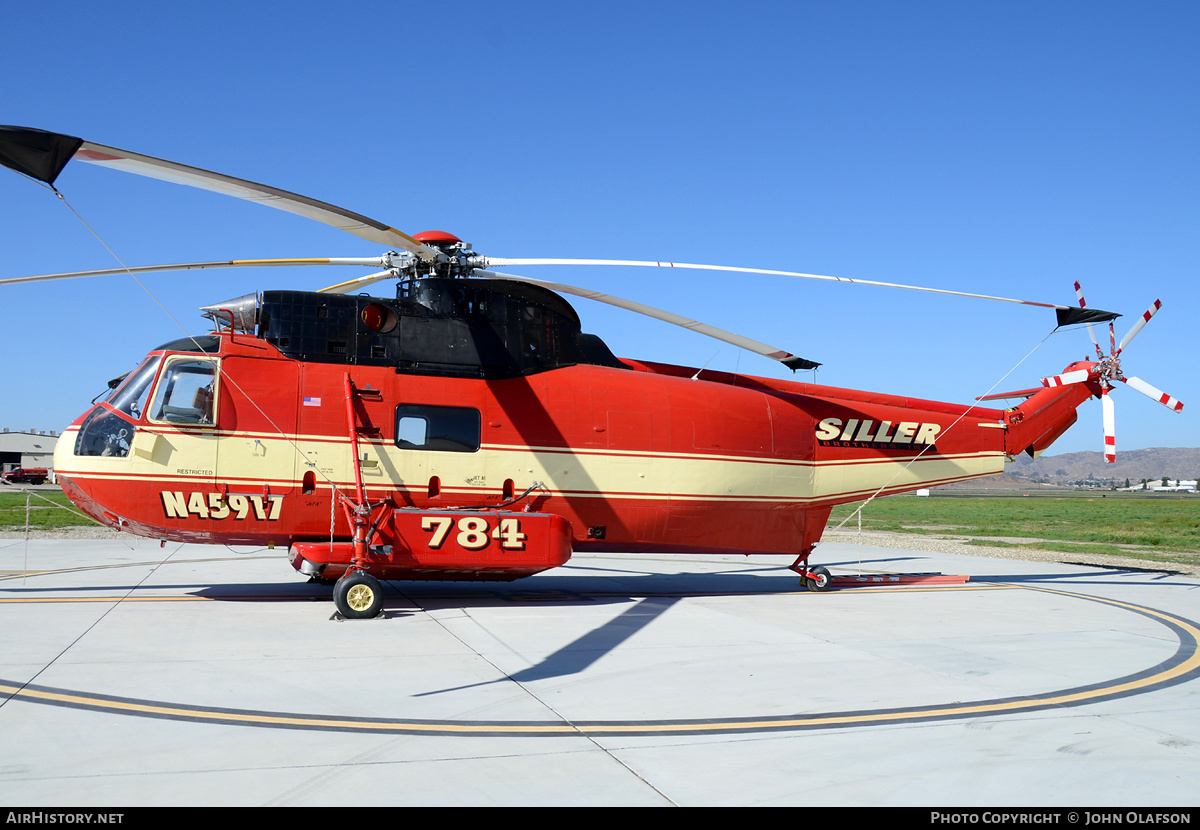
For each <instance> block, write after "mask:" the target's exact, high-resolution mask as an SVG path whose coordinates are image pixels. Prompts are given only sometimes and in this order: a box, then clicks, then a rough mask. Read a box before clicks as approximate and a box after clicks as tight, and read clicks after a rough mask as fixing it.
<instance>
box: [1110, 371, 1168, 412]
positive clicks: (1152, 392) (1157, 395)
mask: <svg viewBox="0 0 1200 830" xmlns="http://www.w3.org/2000/svg"><path fill="white" fill-rule="evenodd" d="M1117 380H1119V381H1121V382H1122V383H1124V384H1125V385H1126V386H1132V387H1133V388H1134V389H1136V390H1137V391H1139V392H1141V393H1142V394H1143V395H1145V396H1146V397H1147V398H1150V399H1151V400H1154V401H1158V402H1159V403H1160V404H1162V405H1163V406H1165V407H1166V408H1167V409H1169V410H1171V411H1172V412H1182V411H1183V403H1182V402H1181V401H1180V400H1179V399H1177V398H1172V397H1171V396H1170V395H1168V394H1167V393H1166V392H1164V391H1162V390H1161V389H1156V388H1155V387H1153V386H1151V385H1150V384H1148V383H1146V381H1144V380H1142V379H1141V378H1117Z"/></svg>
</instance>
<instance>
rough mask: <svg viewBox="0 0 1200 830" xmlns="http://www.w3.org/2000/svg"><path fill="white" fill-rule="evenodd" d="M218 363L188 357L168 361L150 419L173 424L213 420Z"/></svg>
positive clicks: (152, 404)
mask: <svg viewBox="0 0 1200 830" xmlns="http://www.w3.org/2000/svg"><path fill="white" fill-rule="evenodd" d="M216 380H217V364H216V362H215V361H213V360H207V359H204V358H195V357H188V358H182V359H178V360H175V361H173V362H171V363H168V364H167V366H166V368H165V369H163V373H162V377H160V378H159V379H158V386H157V387H155V390H154V399H153V400H152V401H151V402H150V419H151V420H153V421H166V422H167V423H170V424H205V425H208V424H212V423H213V416H214V412H215V410H216V406H215V404H216V388H217V383H216Z"/></svg>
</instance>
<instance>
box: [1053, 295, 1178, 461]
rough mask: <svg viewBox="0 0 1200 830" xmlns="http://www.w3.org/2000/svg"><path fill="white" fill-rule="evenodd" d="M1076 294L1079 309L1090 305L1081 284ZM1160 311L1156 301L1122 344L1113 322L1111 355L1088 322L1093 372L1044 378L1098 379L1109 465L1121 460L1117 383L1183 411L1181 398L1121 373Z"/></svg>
mask: <svg viewBox="0 0 1200 830" xmlns="http://www.w3.org/2000/svg"><path fill="white" fill-rule="evenodd" d="M1075 295H1076V296H1077V297H1078V298H1079V307H1080V308H1081V309H1083V308H1087V302H1086V301H1085V300H1084V298H1083V289H1082V288H1081V287H1080V285H1079V283H1078V282H1076V283H1075ZM1160 308H1162V302H1161V301H1160V300H1155V301H1154V303H1153V305H1151V306H1150V308H1149V309H1147V310H1146V312H1145V313H1144V314H1143V315H1142V316H1141V317H1140V318H1138V321H1137V322H1136V323H1134V324H1133V327H1132V328H1130V329H1129V331H1128V332H1126V333H1125V336H1124V337H1122V338H1121V342H1120V343H1119V344H1118V343H1117V335H1116V331H1115V329H1114V328H1113V324H1112V322H1111V321H1110V322H1109V324H1108V339H1109V353H1108V354H1107V355H1105V354H1104V352H1103V350H1102V349H1101V348H1100V341H1099V340H1098V339H1097V338H1096V331H1095V329H1094V328H1093V327H1092V324H1091V323H1088V324H1087V328H1088V336H1090V337H1091V339H1092V345H1093V346H1094V347H1095V349H1096V363H1095V365H1093V366H1092V367H1091V369H1090V370H1083V369H1075V370H1073V371H1070V372H1064V373H1062V374H1061V375H1052V376H1051V377H1047V378H1042V385H1043V386H1047V387H1051V386H1066V385H1067V384H1072V383H1084V382H1086V381H1088V380H1094V381H1096V383H1098V384H1099V385H1100V403H1101V405H1102V407H1103V412H1104V460H1105V461H1106V462H1107V463H1109V464H1112V463H1113V462H1114V461H1116V460H1117V448H1116V447H1117V445H1116V441H1117V439H1116V409H1115V407H1114V405H1113V399H1112V398H1111V397H1110V395H1109V392H1110V391H1111V390H1112V388H1113V384H1115V383H1116V382H1118V381H1120V382H1121V383H1123V384H1125V385H1126V386H1129V387H1132V388H1133V389H1135V390H1137V391H1138V392H1141V393H1142V394H1143V395H1145V396H1146V397H1148V398H1150V399H1151V400H1153V401H1157V402H1158V403H1160V404H1162V405H1163V406H1165V407H1167V409H1170V410H1171V411H1172V412H1182V411H1183V404H1182V403H1181V402H1180V401H1179V400H1178V399H1176V398H1173V397H1171V396H1170V395H1168V394H1167V393H1165V392H1163V391H1162V390H1161V389H1157V388H1156V387H1154V386H1151V385H1150V384H1149V383H1146V381H1144V380H1142V379H1141V378H1136V377H1128V378H1127V377H1125V375H1124V374H1123V373H1122V371H1121V352H1123V351H1124V350H1125V348H1126V347H1127V346H1128V345H1129V344H1130V343H1132V342H1133V338H1135V337H1137V335H1138V333H1139V332H1140V331H1141V330H1142V328H1143V327H1144V326H1145V325H1146V323H1148V322H1150V318H1151V317H1153V316H1154V315H1155V314H1157V313H1158V310H1159V309H1160Z"/></svg>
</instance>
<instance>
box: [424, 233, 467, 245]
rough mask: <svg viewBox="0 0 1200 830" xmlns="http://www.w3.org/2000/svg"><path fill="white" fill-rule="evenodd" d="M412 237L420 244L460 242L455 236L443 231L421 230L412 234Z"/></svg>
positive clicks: (452, 243) (451, 243)
mask: <svg viewBox="0 0 1200 830" xmlns="http://www.w3.org/2000/svg"><path fill="white" fill-rule="evenodd" d="M413 239H415V240H417V241H418V242H420V243H421V244H422V245H454V244H456V243H459V242H462V240H461V239H459V238H458V237H457V236H455V235H454V234H452V233H446V232H445V231H421V232H420V233H415V234H413Z"/></svg>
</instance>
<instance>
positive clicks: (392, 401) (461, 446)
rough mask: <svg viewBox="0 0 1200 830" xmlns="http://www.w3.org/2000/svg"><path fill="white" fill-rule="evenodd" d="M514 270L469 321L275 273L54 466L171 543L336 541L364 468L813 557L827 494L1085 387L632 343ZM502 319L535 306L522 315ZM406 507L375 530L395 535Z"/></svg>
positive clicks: (999, 442)
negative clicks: (753, 368)
mask: <svg viewBox="0 0 1200 830" xmlns="http://www.w3.org/2000/svg"><path fill="white" fill-rule="evenodd" d="M488 290H490V291H493V292H496V291H497V290H498V289H495V288H489V289H488ZM520 292H524V293H519V294H514V295H513V296H512V297H506V298H501V299H504V300H505V302H508V303H509V306H510V307H511V308H508V310H507V311H506V312H505V313H509V312H511V314H509V317H508V318H504V319H507V320H509V321H510V322H508V323H505V324H504V326H501V325H500V324H499V323H496V322H495V319H498V314H499V312H497V311H496V310H495V309H496V307H497V305H498V303H499V301H498V300H496V299H494V298H492V299H491V300H490V302H491V303H492V305H491V306H487V303H485V302H482V301H481V300H480V299H479V298H478V297H474V296H472V297H468V300H469V305H470V308H471V309H472V312H471V313H473V314H479V313H485V312H486V314H487V315H490V316H489V317H488V320H491V321H492V322H487V321H486V320H485V323H486V325H483V324H480V325H476V323H475V322H471V321H472V320H474V319H475V318H469V317H462V315H461V314H460V316H459V317H454V316H453V315H450V316H447V317H444V318H437V319H433V318H429V317H428V314H427V313H426V311H425V310H424V309H426V306H419V307H418V306H412V308H415V309H417V311H412V312H411V313H412V314H413V315H417V312H418V311H419V312H420V314H421V315H426V316H423V317H422V316H419V315H417V316H414V317H413V318H411V319H410V317H405V316H404V314H405V313H409V312H407V311H406V309H409V306H406V305H404V304H403V303H401V302H399V301H397V303H395V304H390V305H388V304H385V303H382V301H372V300H369V298H367V299H358V300H356V299H353V298H349V299H342V298H339V299H338V300H337V301H336V302H340V303H342V305H344V306H345V309H343V311H345V313H344V314H343V313H342V312H341V311H339V308H341V306H337V305H336V303H334V301H329V300H326V299H324V298H323V297H322V295H304V294H300V293H299V292H286V293H285V292H279V296H278V297H266V295H264V297H265V299H264V300H263V308H262V309H260V311H259V315H260V317H261V318H262V319H261V320H260V323H259V327H258V334H257V335H256V334H253V333H234V332H231V331H229V330H224V331H221V332H220V333H216V334H213V335H209V336H206V337H203V338H199V339H198V340H184V341H177V342H175V343H172V344H167V345H166V346H164V347H162V348H160V349H158V350H155V351H154V352H152V353H151V354H150V355H149V356H148V357H147V358H146V360H145V361H144V363H143V364H142V366H141V367H139V369H138V370H136V371H135V372H133V373H131V374H130V375H129V376H128V377H127V378H126V379H125V381H124V382H123V383H122V384H121V385H120V386H119V387H118V388H117V389H116V390H115V391H114V392H113V393H112V394H111V395H110V396H109V398H108V399H107V400H105V401H103V402H101V403H99V404H96V405H95V406H94V407H93V408H92V409H91V410H89V411H88V412H87V413H85V414H84V415H82V416H80V418H79V419H77V420H76V421H75V423H73V424H72V425H71V427H70V428H69V429H67V430H66V431H65V432H64V434H63V436H62V437H61V438H60V440H59V442H58V446H57V448H56V451H55V470H56V473H57V476H58V480H59V481H60V482H61V483H62V485H63V488H64V490H65V491H66V492H67V493H68V495H69V496H70V497H71V498H72V499H73V500H74V501H75V502H76V504H77V505H78V506H79V507H80V508H81V509H82V510H84V511H85V512H87V513H88V514H89V515H91V516H93V517H95V518H96V519H97V520H98V521H101V522H103V523H105V524H108V525H110V526H113V527H118V528H120V529H122V530H127V531H130V532H132V533H135V534H139V535H143V536H148V537H152V538H160V539H165V540H174V541H185V542H206V543H225V544H256V545H264V544H265V545H278V546H289V545H295V544H297V543H313V542H320V541H326V542H330V543H331V544H332V543H333V542H334V541H337V540H342V541H344V540H346V539H348V538H349V537H350V536H351V534H352V527H351V522H350V520H349V519H348V517H347V514H346V513H345V512H344V511H343V510H341V509H340V508H339V505H338V503H337V502H338V497H337V496H336V495H335V494H336V493H341V494H350V495H351V496H353V495H355V493H356V487H357V483H356V471H355V468H356V466H357V471H358V476H360V477H361V484H362V488H363V491H362V495H363V497H364V498H365V500H366V501H367V502H369V503H371V504H380V503H387V504H388V505H389V506H390V509H394V510H395V511H399V513H398V515H404V513H403V511H410V512H411V511H416V512H421V511H445V510H463V509H467V508H481V509H482V508H503V509H505V510H508V511H523V512H526V513H536V514H550V515H553V516H558V517H561V518H562V519H565V520H566V522H567V523H568V524H569V533H570V547H571V548H572V549H575V550H586V549H591V550H607V551H664V552H680V553H684V552H691V553H708V552H725V553H728V552H737V553H777V554H789V555H792V556H801V557H803V556H806V555H807V553H808V552H809V551H811V549H812V547H813V546H814V545H815V544H816V543H817V542H818V541H819V540H820V537H821V533H822V531H823V530H824V527H825V523H826V520H827V518H828V516H829V511H830V509H831V508H832V507H833V506H834V505H836V504H841V503H847V502H855V501H860V500H862V499H865V498H867V497H870V496H872V495H876V494H890V493H899V492H904V491H909V490H913V489H916V488H921V487H928V486H932V485H938V484H946V483H950V482H955V481H961V480H964V479H968V478H974V477H979V476H986V475H992V474H995V473H998V472H1000V471H1001V470H1002V469H1003V465H1004V461H1005V456H1006V455H1011V454H1014V453H1016V452H1020V451H1022V450H1028V451H1030V452H1035V451H1040V450H1041V449H1044V447H1045V446H1046V445H1048V444H1049V443H1050V441H1052V440H1053V439H1054V438H1056V437H1057V436H1058V435H1059V434H1061V432H1062V431H1063V430H1065V429H1066V428H1067V426H1069V425H1070V423H1072V422H1073V421H1074V419H1075V407H1076V406H1078V404H1079V402H1081V401H1082V400H1084V399H1086V398H1087V397H1088V395H1090V394H1091V390H1089V389H1088V388H1087V386H1086V385H1085V384H1077V385H1075V386H1074V387H1064V388H1060V389H1057V390H1046V391H1045V392H1044V393H1039V394H1038V395H1037V396H1034V397H1033V398H1032V399H1031V400H1030V401H1027V402H1026V403H1025V404H1023V405H1022V407H1019V408H1017V409H1013V410H998V409H991V408H985V407H978V406H971V407H968V406H961V405H956V404H947V403H939V402H934V401H926V400H918V399H913V398H907V397H900V396H893V395H884V394H875V393H869V392H860V391H855V390H847V389H836V388H832V387H826V386H819V385H815V384H807V383H797V382H789V381H781V380H772V379H766V378H758V377H751V376H745V375H732V374H724V373H718V372H710V371H700V372H698V371H697V370H695V369H691V368H685V367H679V366H669V365H663V364H654V363H644V362H637V361H632V360H618V359H616V358H614V357H612V355H611V353H610V352H608V351H607V347H604V346H603V344H602V343H600V342H599V341H598V340H596V339H595V338H591V339H589V336H587V335H580V334H578V323H577V318H575V319H574V320H570V319H568V318H569V317H570V316H571V315H573V311H571V310H570V309H569V306H565V304H563V306H562V308H558V307H557V306H554V303H553V301H551V300H545V308H549V309H551V310H552V311H554V313H555V315H556V316H555V317H554V318H553V319H551V318H550V316H549V314H548V313H547V314H545V315H543V317H536V316H531V315H530V314H528V313H525V311H524V310H525V309H527V308H528V307H531V306H530V305H529V304H530V303H531V302H532V301H531V300H530V296H531V295H529V294H528V289H525V288H522V289H520ZM551 296H553V295H551ZM310 297H317V298H319V299H318V300H310V299H309V298H310ZM435 299H436V298H435ZM485 299H487V298H485ZM535 299H536V298H535ZM556 299H557V298H556ZM468 300H464V301H463V302H467V301H468ZM557 302H559V303H561V300H557ZM318 303H319V305H316V304H318ZM327 304H328V305H329V308H327V307H326V305H327ZM347 304H348V305H347ZM429 306H430V307H435V308H436V306H437V303H436V302H433V301H431V302H430V303H429ZM293 307H296V308H299V309H300V311H299V312H297V316H296V321H295V324H294V325H293V324H291V323H289V322H288V321H287V320H286V319H283V318H285V317H286V315H287V310H288V309H290V308H293ZM330 309H332V310H330ZM480 309H482V311H480ZM563 309H565V310H563ZM543 311H545V309H543ZM301 312H302V316H301ZM518 312H520V313H518ZM568 312H569V313H568ZM339 314H341V317H342V318H344V320H342V321H341V322H337V321H336V319H341V318H339V317H338V315H339ZM389 315H391V316H389ZM335 318H336V319H335ZM393 318H397V319H393ZM323 319H330V320H334V322H331V323H330V324H329V326H330V328H329V329H328V331H323V330H321V329H320V325H319V324H318V323H316V322H313V321H315V320H323ZM463 319H467V320H468V322H471V325H476V327H475V328H474V329H471V328H466V327H465V326H466V323H463ZM512 319H520V320H526V319H529V320H533V322H532V323H529V324H527V325H526V324H524V323H522V324H520V325H524V326H525V328H524V329H523V330H522V331H520V332H518V334H519V336H518V335H514V334H512V330H513V329H514V327H515V328H520V325H517V324H514V323H512V322H511V320H512ZM547 321H549V322H547ZM441 323H445V326H444V327H443V328H442V329H435V328H433V326H434V325H435V324H441ZM552 324H553V325H552ZM406 326H407V328H406ZM481 326H482V328H481ZM487 326H492V328H487ZM554 326H559V328H557V329H556V328H554ZM347 327H348V328H347ZM355 327H357V328H355ZM481 332H482V333H481ZM333 334H337V338H340V339H331V338H333ZM505 338H506V339H505ZM501 341H503V342H501ZM322 349H324V351H322ZM468 352H469V355H467V353H468ZM351 388H353V389H355V390H359V392H356V393H354V394H350V395H349V396H348V392H347V390H348V389H351ZM348 397H349V398H350V400H348ZM355 445H357V457H356V455H355V450H354V449H353V447H354V446H355ZM418 518H420V517H418ZM422 521H424V519H422ZM430 521H432V520H430ZM398 527H399V524H395V523H394V522H392V520H391V519H389V520H388V522H386V523H383V524H378V525H376V526H375V527H373V528H372V531H371V533H372V539H371V543H372V545H374V546H376V547H379V548H382V547H384V546H390V545H392V544H396V545H401V544H402V540H400V539H399V538H398V537H399V535H400V534H401V532H400V531H399V530H398V529H397V528H398ZM496 528H497V529H496V530H495V532H496V533H497V534H499V533H500V532H501V531H500V530H499V529H498V528H499V525H498V524H497V525H496ZM427 529H429V528H427ZM431 532H432V531H431ZM389 534H390V535H389ZM466 538H472V537H469V536H468V537H466ZM494 538H496V539H499V538H500V537H499V536H495V537H494ZM514 538H515V537H514ZM403 544H404V545H411V540H407V539H406V540H403Z"/></svg>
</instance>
